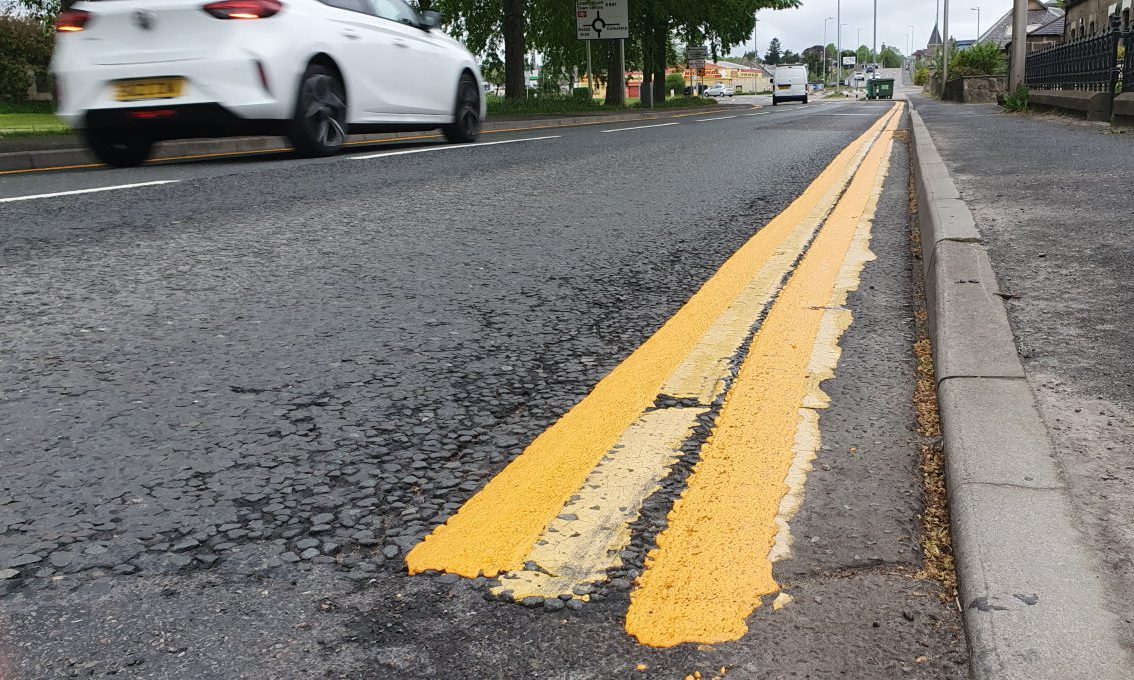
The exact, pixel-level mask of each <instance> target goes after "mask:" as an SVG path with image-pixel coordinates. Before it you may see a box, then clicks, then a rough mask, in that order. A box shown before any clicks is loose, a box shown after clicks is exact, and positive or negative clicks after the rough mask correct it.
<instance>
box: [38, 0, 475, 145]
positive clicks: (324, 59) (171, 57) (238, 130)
mask: <svg viewBox="0 0 1134 680" xmlns="http://www.w3.org/2000/svg"><path fill="white" fill-rule="evenodd" d="M440 24H441V15H440V14H437V13H436V12H421V13H418V12H417V11H416V10H414V9H412V8H410V6H409V5H407V4H406V3H405V2H403V1H402V0H219V1H215V2H210V1H209V0H160V1H159V2H142V0H120V1H118V2H105V1H100V0H87V1H80V2H78V3H76V4H75V5H74V6H73V7H72V8H71V9H68V10H66V11H64V12H63V13H62V14H60V15H59V18H58V20H57V22H56V25H55V30H56V33H57V39H56V45H55V56H54V58H53V60H52V64H51V71H52V73H53V74H54V76H55V82H56V86H57V89H58V95H59V96H58V98H57V100H56V106H57V107H58V113H59V115H60V116H61V117H62V118H63V119H64V120H65V121H66V122H68V123H69V124H70V125H71V126H72V127H74V128H76V129H78V130H81V131H82V132H83V134H84V136H85V137H86V140H87V143H88V144H89V145H90V147H91V150H92V151H93V152H94V154H95V156H97V157H98V158H99V160H101V161H103V162H105V163H107V164H109V165H113V166H118V167H129V166H135V165H139V164H140V163H142V162H143V161H145V160H146V159H147V158H148V157H149V156H150V152H151V150H152V149H153V146H154V143H155V142H157V141H160V140H166V139H183V138H187V137H217V136H232V135H241V134H281V135H286V136H287V137H288V138H289V139H290V141H291V143H292V145H293V146H295V148H296V149H297V150H298V151H299V152H300V153H301V154H303V155H305V156H326V155H330V154H333V153H336V152H337V151H338V150H339V149H341V148H342V146H343V143H344V142H345V141H346V137H347V134H348V133H349V132H355V131H358V132H364V131H373V132H379V131H401V130H406V131H409V130H432V129H436V128H441V130H442V131H443V132H444V134H445V136H446V137H447V138H448V139H449V140H451V141H453V142H471V141H474V140H475V139H476V138H477V136H478V134H479V133H480V127H481V122H482V121H483V120H484V117H485V113H486V104H485V96H484V89H483V79H482V78H481V74H480V70H479V69H478V68H477V65H476V60H475V59H474V58H473V56H472V55H471V54H470V53H469V52H468V50H466V49H465V48H464V47H463V46H462V45H461V44H460V43H458V42H457V41H456V40H454V39H452V38H450V37H449V36H447V35H445V34H444V33H442V32H441V31H440V30H439V26H440ZM378 64H386V65H387V66H389V67H381V68H380V67H377V66H376V65H378Z"/></svg>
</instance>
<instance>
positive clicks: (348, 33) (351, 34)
mask: <svg viewBox="0 0 1134 680" xmlns="http://www.w3.org/2000/svg"><path fill="white" fill-rule="evenodd" d="M343 37H344V38H347V39H348V40H358V39H359V37H360V36H359V35H358V34H357V33H355V32H354V31H343Z"/></svg>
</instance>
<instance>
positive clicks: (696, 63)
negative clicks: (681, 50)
mask: <svg viewBox="0 0 1134 680" xmlns="http://www.w3.org/2000/svg"><path fill="white" fill-rule="evenodd" d="M685 59H686V61H688V62H689V68H696V69H703V68H705V62H706V61H707V60H708V59H709V49H708V48H707V47H704V46H701V45H689V46H688V47H686V48H685Z"/></svg>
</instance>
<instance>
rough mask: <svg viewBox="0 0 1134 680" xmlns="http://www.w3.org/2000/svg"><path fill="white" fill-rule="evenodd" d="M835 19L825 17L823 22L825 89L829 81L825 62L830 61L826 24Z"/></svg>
mask: <svg viewBox="0 0 1134 680" xmlns="http://www.w3.org/2000/svg"><path fill="white" fill-rule="evenodd" d="M834 20H835V17H827V18H826V19H824V20H823V87H826V86H827V84H828V82H829V79H828V78H827V62H829V61H831V59H830V57H829V56H828V55H827V22H828V21H834Z"/></svg>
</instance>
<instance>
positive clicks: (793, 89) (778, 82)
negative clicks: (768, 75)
mask: <svg viewBox="0 0 1134 680" xmlns="http://www.w3.org/2000/svg"><path fill="white" fill-rule="evenodd" d="M793 101H794V102H803V103H804V104H806V103H807V67H806V66H804V65H803V64H788V65H780V66H776V73H775V77H774V78H773V80H772V106H777V105H779V103H780V102H793Z"/></svg>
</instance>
